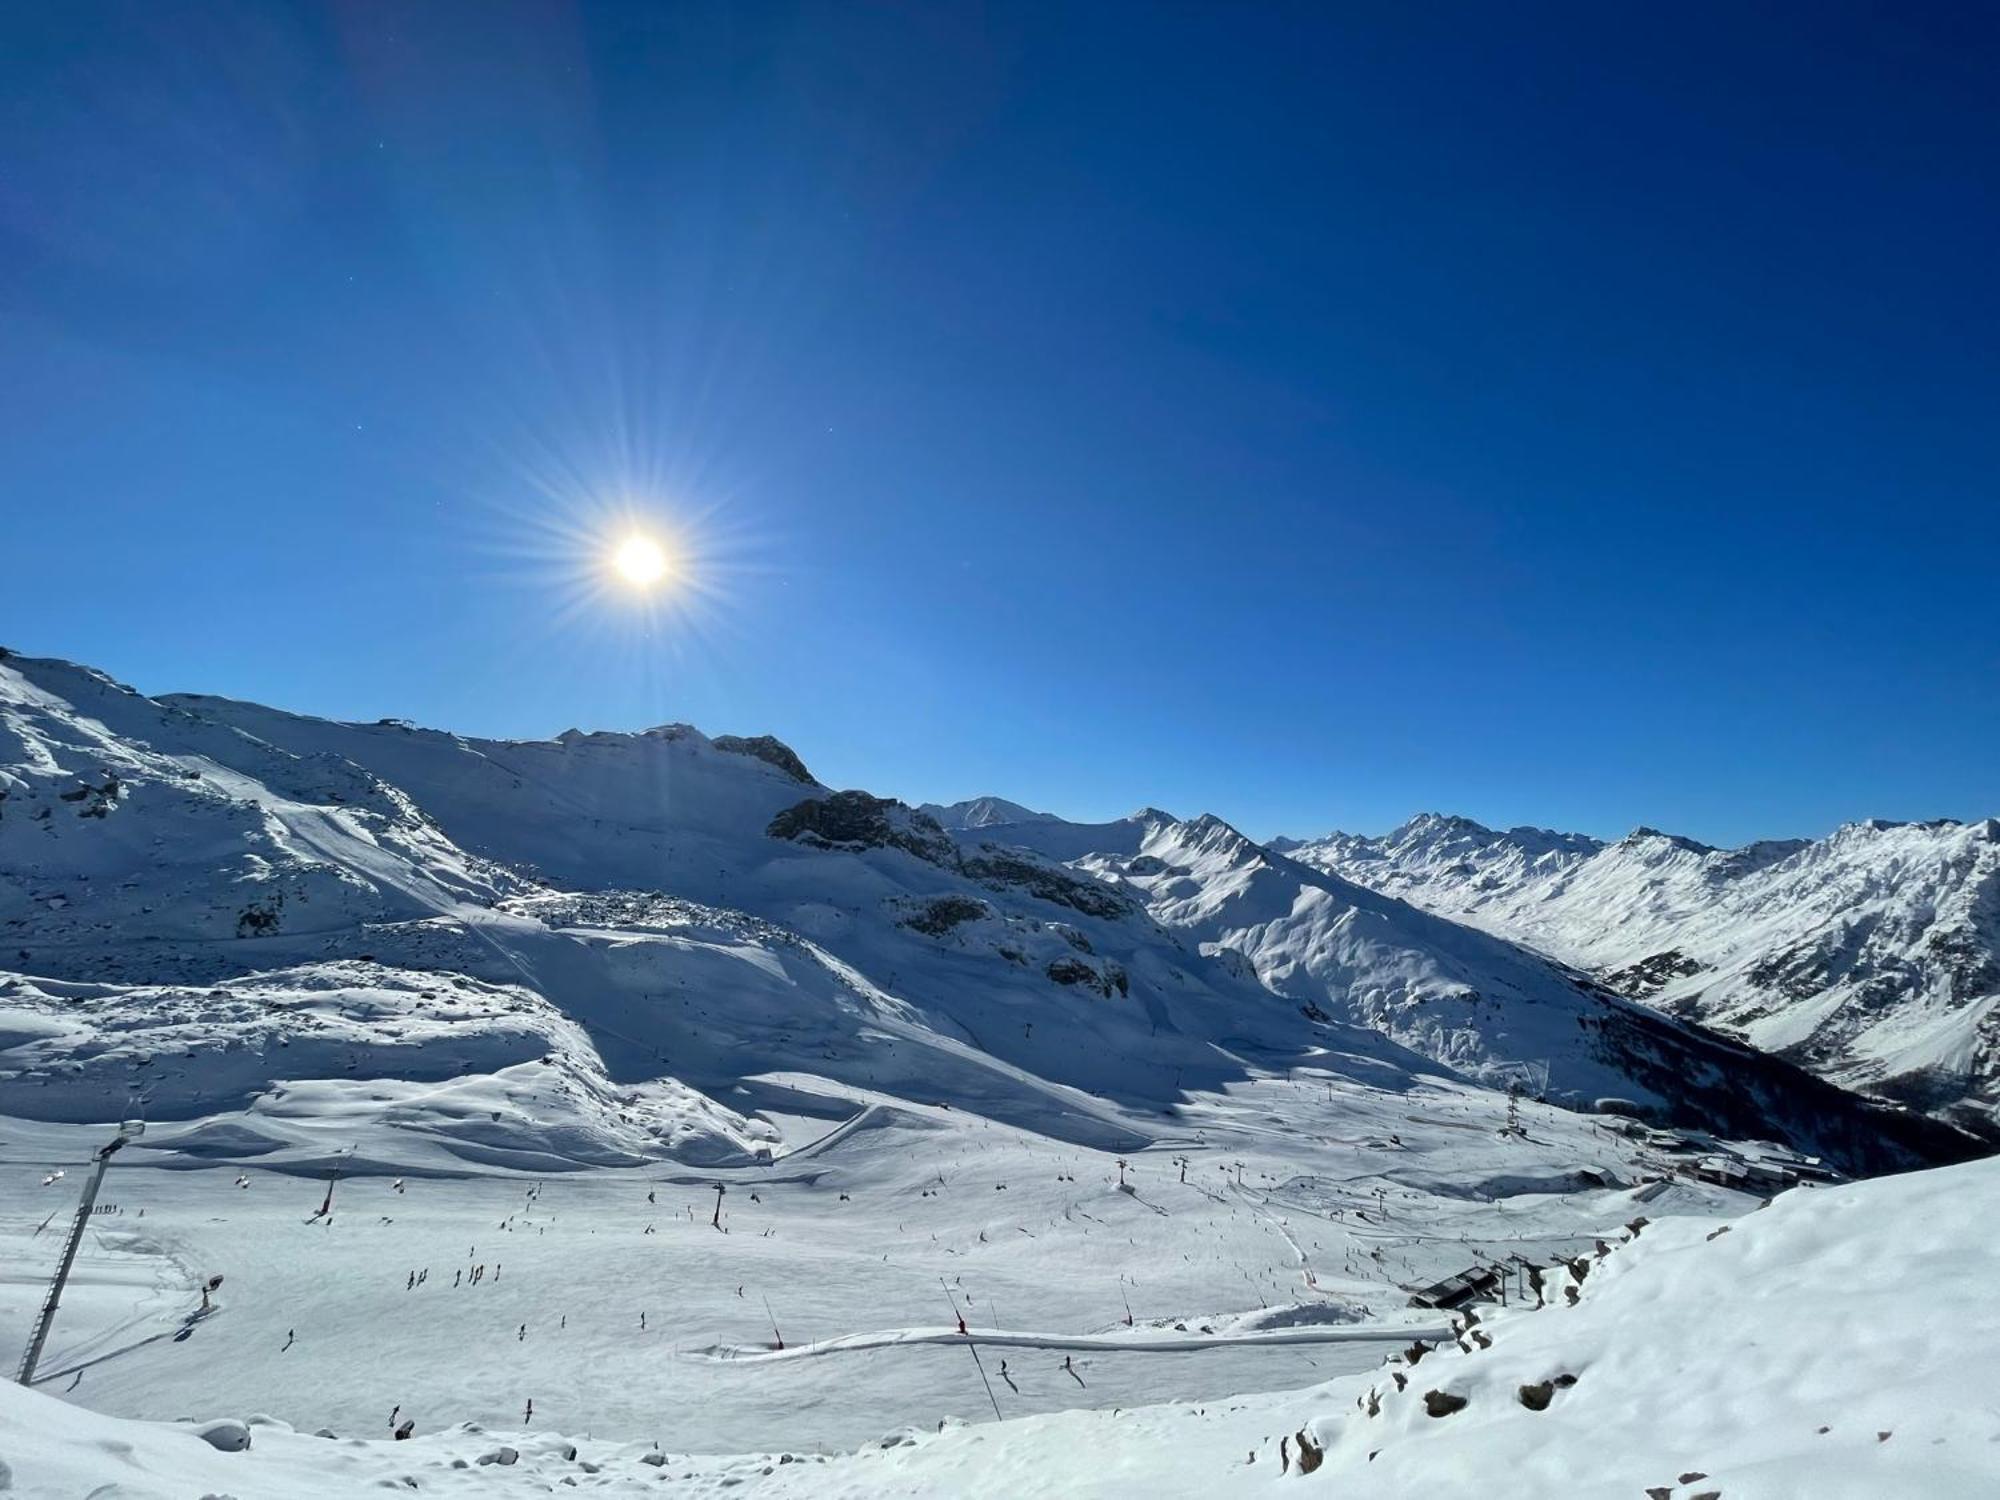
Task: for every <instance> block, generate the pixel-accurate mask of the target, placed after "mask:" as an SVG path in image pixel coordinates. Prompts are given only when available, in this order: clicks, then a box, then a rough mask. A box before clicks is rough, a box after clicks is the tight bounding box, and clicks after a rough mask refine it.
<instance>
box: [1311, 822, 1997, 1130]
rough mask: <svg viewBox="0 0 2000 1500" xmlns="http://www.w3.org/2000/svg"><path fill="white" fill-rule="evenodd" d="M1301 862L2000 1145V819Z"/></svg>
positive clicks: (1347, 853) (1458, 832)
mask: <svg viewBox="0 0 2000 1500" xmlns="http://www.w3.org/2000/svg"><path fill="white" fill-rule="evenodd" d="M1294 857H1295V858H1297V859H1298V860H1300V861H1302V862H1304V863H1308V864H1311V865H1313V866H1315V867H1316V868H1319V869H1323V870H1326V871H1328V872H1331V873H1334V874H1338V875H1340V876H1343V877H1344V878H1346V879H1349V880H1352V881H1355V882H1358V883H1360V884H1364V885H1367V886H1369V887H1371V888H1374V889H1376V890H1380V891H1382V892H1384V893H1386V894H1390V895H1394V896H1398V897H1401V898H1403V899H1405V900H1408V901H1410V902H1412V903H1414V904H1416V905H1418V906H1422V907H1424V908H1425V909H1427V910H1430V911H1434V912H1437V913H1439V914H1440V915H1443V916H1447V917H1451V918H1453V919H1455V920H1458V921H1463V922H1468V923H1471V924H1473V925H1475V926H1478V927H1481V928H1484V929H1486V930H1487V931H1490V932H1493V933H1495V934H1498V935H1500V936H1502V937H1506V938H1510V939H1512V940H1514V941H1516V942H1520V943H1524V944H1527V945H1529V946H1531V947H1534V948H1538V949H1540V950H1541V951H1543V952H1545V953H1548V954H1550V955H1552V956H1553V957H1555V958H1558V959H1560V960H1562V961H1563V962H1566V963H1572V964H1576V965H1578V966H1580V967H1585V968H1588V969H1591V970H1594V971H1596V972H1597V973H1599V974H1600V975H1601V976H1603V977H1604V978H1605V980H1606V982H1607V983H1609V984H1611V985H1613V986H1614V987H1616V988H1618V989H1620V990H1621V991H1624V992H1626V993H1628V994H1632V995H1635V996H1638V997H1641V998H1644V999H1648V1000H1650V1001H1652V1002H1653V1003H1654V1004H1657V1005H1659V1006H1661V1007H1663V1008H1665V1009H1668V1010H1671V1011H1673V1012H1675V1013H1677V1014H1682V1015H1687V1016H1691V1017H1694V1018H1696V1019H1698V1020H1701V1021H1704V1022H1707V1023H1709V1024H1712V1025H1715V1026H1717V1027H1720V1028H1722V1029H1724V1030H1726V1031H1728V1032H1729V1033H1731V1034H1732V1035H1735V1036H1739V1037H1742V1038H1743V1039H1744V1040H1746V1041H1748V1042H1750V1043H1752V1044H1753V1045H1755V1046H1757V1047H1759V1048H1762V1049H1764V1050H1766V1051H1769V1052H1774V1053H1776V1054H1778V1055H1780V1056H1783V1057H1786V1058H1790V1059H1792V1060H1793V1061H1796V1062H1798V1063H1800V1064H1802V1065H1803V1066H1806V1067H1808V1068H1811V1069H1812V1070H1814V1071H1815V1072H1818V1073H1821V1074H1823V1075H1824V1076H1826V1077H1828V1078H1831V1079H1833V1080H1834V1081H1836V1082H1838V1083H1842V1084H1845V1085H1847V1086H1849V1087H1854V1088H1862V1089H1868V1090H1872V1091H1877V1092H1881V1093H1885V1094H1889V1095H1891V1096H1893V1097H1896V1098H1899V1099H1903V1100H1905V1101H1907V1102H1909V1103H1911V1104H1914V1105H1916V1106H1918V1107H1920V1108H1925V1109H1932V1110H1936V1111H1938V1112H1939V1113H1941V1114H1945V1115H1946V1116H1948V1117H1955V1118H1958V1119H1960V1120H1962V1121H1964V1122H1965V1123H1968V1124H1975V1125H1982V1126H1983V1128H1985V1129H1987V1130H1989V1131H1993V1130H2000V1125H1996V1123H1995V1122H1996V1118H2000V1116H1996V1111H2000V821H1995V820H1993V819H1986V820H1984V821H1982V822H1976V823H1952V822H1938V823H1881V822H1867V823H1854V824H1849V825H1847V826H1845V827H1843V828H1841V829H1839V830H1837V831H1836V832H1835V833H1833V834H1832V835H1830V836H1829V837H1827V838H1824V839H1820V840H1818V841H1816V842H1810V843H1808V842H1804V841H1770V842H1765V843H1758V844H1751V845H1747V846H1745V847H1744V848H1741V849H1711V848H1708V847H1707V846H1705V845H1701V844H1697V843H1694V842H1693V841H1691V840H1687V839H1679V838H1674V837H1672V836H1669V835H1666V834H1662V833H1658V832H1656V831H1654V830H1651V829H1640V830H1638V831H1637V832H1635V833H1633V834H1632V835H1630V836H1629V837H1627V838H1624V839H1621V840H1619V841H1618V842H1617V843H1615V844H1599V843H1597V842H1596V841H1595V840H1590V839H1585V838H1582V837H1581V836H1578V835H1560V834H1549V833H1547V832H1545V831H1542V830H1536V829H1514V830H1511V831H1509V832H1506V833H1499V832H1495V831H1493V830H1491V829H1486V828H1482V827H1480V826H1479V825H1478V824H1476V823H1473V822H1471V821H1469V820H1467V819H1464V818H1440V817H1437V816H1435V815H1429V814H1426V815H1425V816H1423V817H1419V818H1416V819H1413V820H1412V821H1411V822H1409V823H1407V824H1405V825H1404V826H1403V827H1401V828H1399V829H1397V830H1396V831H1395V832H1394V833H1391V834H1389V835H1387V836H1386V837H1384V838H1380V839H1368V838H1357V837H1354V836H1351V835H1347V834H1333V835H1330V836H1328V837H1327V838H1325V839H1320V840H1316V841H1313V842H1310V843H1306V844H1302V845H1298V846H1296V847H1295V849H1294Z"/></svg>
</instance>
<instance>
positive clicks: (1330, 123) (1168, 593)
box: [0, 0, 2000, 842]
mask: <svg viewBox="0 0 2000 1500" xmlns="http://www.w3.org/2000/svg"><path fill="white" fill-rule="evenodd" d="M0 37H4V45H0V109H4V114H0V119H3V120H4V130H0V523H4V524H0V642H4V643H6V644H8V645H10V646H13V647H15V648H17V649H23V650H27V651H31V652H34V653H36V654H53V655H63V656H69V657H73V658H77V659H80V660H85V661H89V662H92V663H94V664H97V665H101V666H103V667H105V668H106V669H108V670H110V671H112V672H113V673H114V674H116V675H118V676H120V677H122V678H124V679H126V680H129V681H131V682H133V683H135V684H136V685H137V686H139V687H141V688H142V689H144V690H147V691H168V690H175V689H190V690H200V691H214V692H223V693H229V694H233V695H237V696H242V697H249V698H256V699H260V700H263V701H268V702H272V703H276V704H280V705H283V706H287V707H291V708H296V709H300V710H305V711H309V712H316V713H323V714H328V715H334V716H339V717H357V718H360V717H365V718H373V717H377V716H381V715H399V716H406V717H411V718H415V719H418V720H421V721H424V722H427V723H434V724H438V725H442V726H445V727H449V728H454V729H459V730H462V731H467V732H476V733H486V734H508V735H546V734H551V733H554V732H556V731H558V730H561V729H563V728H565V727H567V726H569V725H572V724H575V725H581V726H584V727H606V728H634V727H639V726H643V725H646V724H651V723H656V722H660V721H663V720H672V719H684V720H688V721H691V722H694V723H696V724H699V725H700V726H702V727H703V728H705V729H708V730H709V731H710V732H723V731H732V732H744V733H755V732H764V731H768V732H773V733H776V734H778V735H780V736H782V737H783V738H785V739H786V740H788V741H790V742H792V743H793V744H794V745H795V746H796V747H797V748H798V749H799V750H800V752H801V753H802V754H803V755H804V756H805V757H806V759H807V761H808V763H809V764H810V765H812V767H813V768H814V770H815V771H816V772H817V773H818V774H819V775H821V776H822V777H823V778H824V779H827V780H830V781H833V782H835V783H838V784H858V785H865V786H867V787H869V788H871V789H874V790H877V791H884V792H890V793H894V794H898V795H901V796H904V797H907V798H909V799H910V800H913V801H915V800H922V799H927V798H939V799H943V798H950V797H956V796H965V795H972V794H976V793H982V792H997V793H1001V794H1003V795H1007V796H1011V797H1014V798H1017V799H1019V800H1021V801H1025V802H1029V803H1031V804H1035V805H1038V806H1045V807H1048V808H1050V809H1052V810H1055V811H1058V812H1062V813H1065V814H1068V815H1072V816H1078V817H1103V816H1113V815H1116V814H1119V813H1122V812H1125V811H1128V810H1129V809H1131V808H1132V807H1134V806H1136V805H1139V804H1141V803H1152V804H1157V805H1161V806H1165V807H1169V808H1172V809H1174V810H1176V811H1180V812H1183V813H1193V812H1196V811H1200V810H1204V809H1207V810H1213V811H1216V812H1219V813H1221V814H1222V815H1224V816H1225V817H1228V818H1230V819H1231V820H1232V821H1235V822H1237V823H1239V824H1240V825H1241V826H1243V827H1244V828H1246V829H1247V830H1248V831H1250V832H1252V833H1255V834H1258V835H1267V834H1270V833H1274V832H1278V831H1288V832H1295V833H1304V832H1312V831H1318V830H1322V829H1325V828H1327V827H1331V826H1341V827H1347V828H1352V829H1358V830H1377V829H1381V828H1385V827H1387V826H1389V825H1390V824H1393V823H1395V822H1397V821H1399V820H1400V819H1402V818H1403V817H1404V816H1406V815H1408V814H1409V813H1411V812H1414V811H1416V810H1418V809H1422V808H1439V809H1444V810H1451V811H1462V812H1465V813H1468V814H1471V815H1473V816H1475V817H1479V818H1481V819H1483V820H1485V821H1488V822H1493V823H1500V824H1506V823H1514V822H1534V823H1540V824H1548V825H1554V826H1560V827H1565V828H1579V829H1584V830H1588V831H1592V832H1596V833H1600V834H1612V835H1615V834H1618V833H1621V832H1623V831H1624V830H1626V829H1628V828H1629V827H1631V826H1632V825H1634V824H1635V823H1640V822H1644V823H1650V824H1654V825H1658V826H1664V827H1668V828H1672V829H1675V830H1678V831H1683V832H1687V833H1690V834H1693V835H1695V836H1697V837H1702V838H1706V839H1709V840H1712V841H1716V842H1733V841H1738V840H1743V839H1748V838H1751V837H1757V836H1776V835H1793V834H1815V833H1820V832H1824V831H1826V830H1827V829H1828V828H1830V827H1831V826H1832V825H1834V824H1835V823H1838V822H1840V821H1842V820H1845V819H1849V818H1856V817H1863V816H1870V815H1875V816H1887V817H1929V816H1940V815H1949V816H1960V817H1970V816H1979V815H1985V814H1990V813H1995V812H2000V520H1996V511H1995V496H1996V480H2000V462H1996V460H2000V420H1996V418H2000V360H1996V351H2000V282H1997V281H1996V276H1995V250H1996V246H2000V112H1996V110H1995V108H1994V106H1993V102H1992V101H1993V86H1992V79H1993V78H1994V76H1996V75H1995V69H1996V65H2000V11H1995V10H1993V9H1991V8H1985V7H1969V6H1964V7H1961V6H1935V7H1927V6H1907V5H1898V6H1893V7H1892V6H1880V7H1866V6H1847V5H1837V4H1835V5H1824V4H1814V5H1800V6H1796V7H1786V6H1754V7H1744V6H1736V5H1700V4H1697V5H1688V6H1673V7H1636V6H1605V5H1601V4H1590V5H1574V6H1545V5H1532V4H1528V5H1510V6H1498V5H1475V6H1465V7H1458V6H1449V5H1436V6H1402V5H1382V6H1344V5H1328V4H1315V5H1308V6H1300V7H1297V8H1284V7H1279V6H1268V5H1267V6H1244V5H1190V6H1172V5H1169V6H1143V7H1138V6H1133V7H1128V6H1120V5H1113V4H1094V5H1086V6H1075V5H1069V6H1049V7H1040V6H994V7H990V8H981V7H975V6H970V5H964V6H934V5H910V6H861V5H846V4H842V5H833V4H828V5H806V6H783V5H776V4H756V5H747V4H746V5H742V6H735V7H727V6H713V5H699V4H695V5H684V4H664V3H662V4H647V5H640V4H629V5H613V4H602V5H600V4H585V5H566V4H546V5H507V4H498V3H486V0H482V3H478V4H463V5H453V4H445V3H425V4H421V5H410V6H406V7H395V6H389V5H380V4H354V5H332V6H322V5H311V6H307V5H284V4H278V3H262V0H260V3H255V4H247V5H242V6H238V7H233V8H232V7H229V6H223V5H216V4H203V5H198V6H196V5H179V4H160V3H146V4H136V5H131V6H108V5H98V4H77V5H27V4H13V5H6V6H5V7H4V9H0ZM618 504H626V505H632V506H636V507H638V508H640V509H642V510H644V511H645V512H646V513H648V514H650V515H654V516H657V517H658V518H659V519H660V521H661V523H662V525H663V526H664V527H665V528H666V529H667V530H669V531H670V532H679V533H685V534H687V535H689V536H690V537H692V538H695V539H696V541H695V542H694V543H691V545H697V546H698V550H699V551H700V552H701V553H702V554H703V559H704V560H703V562H702V565H701V571H702V577H701V585H702V587H701V590H700V593H699V595H698V596H694V602H693V603H691V604H690V605H689V607H688V608H687V609H685V610H682V609H678V608H676V609H674V610H672V611H670V612H668V613H667V614H665V615H663V616H660V617H657V618H653V619H650V620H649V619H648V618H647V616H646V614H645V612H644V611H642V610H640V609H639V608H637V607H636V606H635V605H634V604H633V603H632V602H631V601H629V600H626V599H623V598H620V597H618V596H615V595H609V594H603V595H589V594H587V593H580V592H579V589H578V586H577V580H576V578H575V577H574V576H572V575H573V574H574V573H575V569H576V567H577V565H578V564H577V559H578V557H579V556H582V557H584V559H585V560H586V563H587V562H588V559H589V558H590V557H591V556H592V555H594V553H593V549H595V548H596V546H597V545H598V536H599V533H600V532H602V530H603V522H602V520H601V515H602V512H603V511H604V510H605V508H606V507H608V506H614V505H618ZM606 540H608V538H606ZM579 549H581V551H579Z"/></svg>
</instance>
